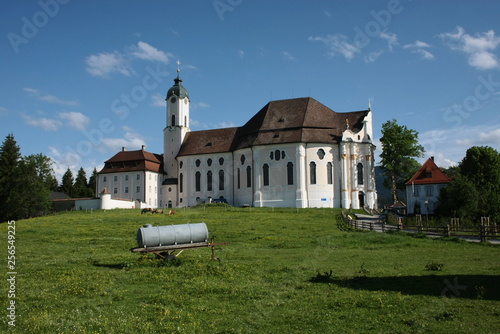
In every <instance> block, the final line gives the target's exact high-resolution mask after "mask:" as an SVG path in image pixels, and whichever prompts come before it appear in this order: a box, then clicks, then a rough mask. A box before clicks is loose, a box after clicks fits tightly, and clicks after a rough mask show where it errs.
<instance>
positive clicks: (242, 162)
mask: <svg viewBox="0 0 500 334" xmlns="http://www.w3.org/2000/svg"><path fill="white" fill-rule="evenodd" d="M245 160H246V158H245V155H244V154H242V155H241V158H240V161H241V164H242V165H243V164H244V163H245Z"/></svg>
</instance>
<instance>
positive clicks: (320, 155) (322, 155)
mask: <svg viewBox="0 0 500 334" xmlns="http://www.w3.org/2000/svg"><path fill="white" fill-rule="evenodd" d="M316 154H318V158H319V160H323V158H324V157H325V150H324V149H322V148H320V149H319V150H318V152H317V153H316Z"/></svg>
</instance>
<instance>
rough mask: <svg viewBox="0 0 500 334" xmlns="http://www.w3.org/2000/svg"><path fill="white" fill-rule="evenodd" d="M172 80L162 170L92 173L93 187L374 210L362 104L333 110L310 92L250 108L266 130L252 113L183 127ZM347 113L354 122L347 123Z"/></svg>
mask: <svg viewBox="0 0 500 334" xmlns="http://www.w3.org/2000/svg"><path fill="white" fill-rule="evenodd" d="M174 81H175V84H174V85H173V86H172V87H171V88H170V89H169V91H168V93H167V97H166V126H165V129H164V130H163V139H164V152H163V157H162V158H161V159H162V160H163V161H162V162H163V166H162V168H163V171H158V172H152V171H150V170H144V171H140V172H134V173H129V174H126V173H124V172H118V171H117V172H116V173H114V169H110V168H108V169H106V171H105V174H100V175H99V179H98V185H99V189H98V191H102V189H103V187H107V188H108V189H109V191H110V192H111V195H112V197H113V198H126V199H137V200H139V201H143V202H146V203H147V205H148V206H150V207H189V206H194V205H196V204H198V203H201V202H210V201H224V202H227V203H228V204H230V205H234V206H246V205H248V206H255V207H297V208H307V207H329V208H333V207H337V208H338V207H343V208H350V207H352V208H354V209H357V208H360V207H369V208H376V205H377V193H376V189H375V172H374V163H373V152H374V149H375V146H374V145H373V131H372V112H371V110H370V109H368V110H364V111H359V112H352V113H335V112H334V111H332V110H330V109H328V108H327V107H325V106H323V105H321V104H320V103H319V102H317V101H315V100H313V99H311V98H301V99H292V100H282V101H272V102H270V103H269V104H268V105H267V106H266V107H264V108H263V110H261V111H260V112H259V113H258V114H257V115H261V112H263V111H264V112H263V113H262V115H263V116H262V117H266V119H267V121H266V122H267V123H266V124H267V125H266V126H267V128H265V127H266V126H264V125H262V124H263V122H264V121H263V120H262V119H260V118H259V117H260V116H259V117H257V115H256V116H254V117H253V118H252V119H251V120H250V121H249V122H248V123H247V124H246V125H245V126H244V127H241V128H227V129H215V130H207V131H195V132H191V131H190V129H189V123H190V120H189V118H190V115H189V114H190V113H189V105H190V100H189V95H188V92H187V90H186V89H185V88H184V87H182V84H181V83H182V80H181V79H180V78H179V76H177V78H176V79H175V80H174ZM273 103H274V104H273ZM271 104H273V107H272V108H271ZM265 108H268V109H265ZM273 108H274V109H273ZM271 109H272V110H271ZM268 110H271V111H268ZM283 110H286V111H283ZM280 112H281V114H280V115H278V114H279V113H280ZM311 115H312V116H311ZM307 117H309V120H306V118H307ZM324 117H326V118H329V119H328V122H329V123H328V122H326V123H328V124H326V123H325V121H324ZM348 118H349V119H351V121H352V122H354V123H356V124H353V125H352V126H350V125H349V121H348ZM297 120H299V121H297ZM259 122H260V123H259ZM297 122H299V123H297ZM339 122H340V123H341V124H338V123H339ZM323 123H325V124H326V125H323ZM269 124H270V125H269ZM269 127H271V128H269ZM316 128H318V129H319V130H317V131H318V133H316V132H315V131H316V130H315V129H316ZM321 131H322V132H321ZM259 136H260V137H259ZM226 137H227V138H226ZM257 137H259V139H258V140H257V139H256V138H257ZM249 138H250V139H249ZM304 138H305V139H304ZM203 140H206V143H205V142H201V141H203ZM148 154H152V153H148ZM156 156H158V155H156ZM116 160H117V159H115V158H113V159H112V160H109V161H112V162H113V163H114V164H116ZM119 162H120V161H119V159H118V163H119ZM162 172H163V173H162ZM132 192H133V193H134V195H132V194H131V193H132Z"/></svg>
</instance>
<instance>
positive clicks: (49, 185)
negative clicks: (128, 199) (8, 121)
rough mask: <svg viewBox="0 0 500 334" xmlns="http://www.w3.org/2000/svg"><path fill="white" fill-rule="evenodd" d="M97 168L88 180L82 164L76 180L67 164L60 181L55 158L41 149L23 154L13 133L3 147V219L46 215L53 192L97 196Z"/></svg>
mask: <svg viewBox="0 0 500 334" xmlns="http://www.w3.org/2000/svg"><path fill="white" fill-rule="evenodd" d="M96 177H97V171H96V169H95V168H94V172H93V173H92V176H91V177H90V179H89V181H88V182H87V177H86V175H85V171H84V170H83V168H80V170H79V171H78V174H77V177H76V180H73V174H72V172H71V170H70V169H69V168H68V170H67V171H66V173H65V174H64V176H63V180H62V183H61V184H60V185H59V184H58V182H57V179H56V177H55V176H54V171H53V169H52V160H51V159H50V158H49V157H47V156H45V155H43V154H41V153H39V154H30V155H27V156H22V155H21V149H20V147H19V146H18V145H17V142H16V140H15V139H14V135H13V134H9V135H7V137H6V138H5V140H4V141H3V143H2V146H1V147H0V222H4V221H7V220H18V219H24V218H31V217H37V216H42V215H45V214H47V213H49V212H51V210H52V208H51V203H50V194H51V193H52V192H55V191H61V192H63V193H65V194H67V195H68V196H70V197H94V196H95V187H96Z"/></svg>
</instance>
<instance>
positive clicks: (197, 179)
mask: <svg viewBox="0 0 500 334" xmlns="http://www.w3.org/2000/svg"><path fill="white" fill-rule="evenodd" d="M194 181H195V191H201V173H200V172H196V173H195V174H194Z"/></svg>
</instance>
